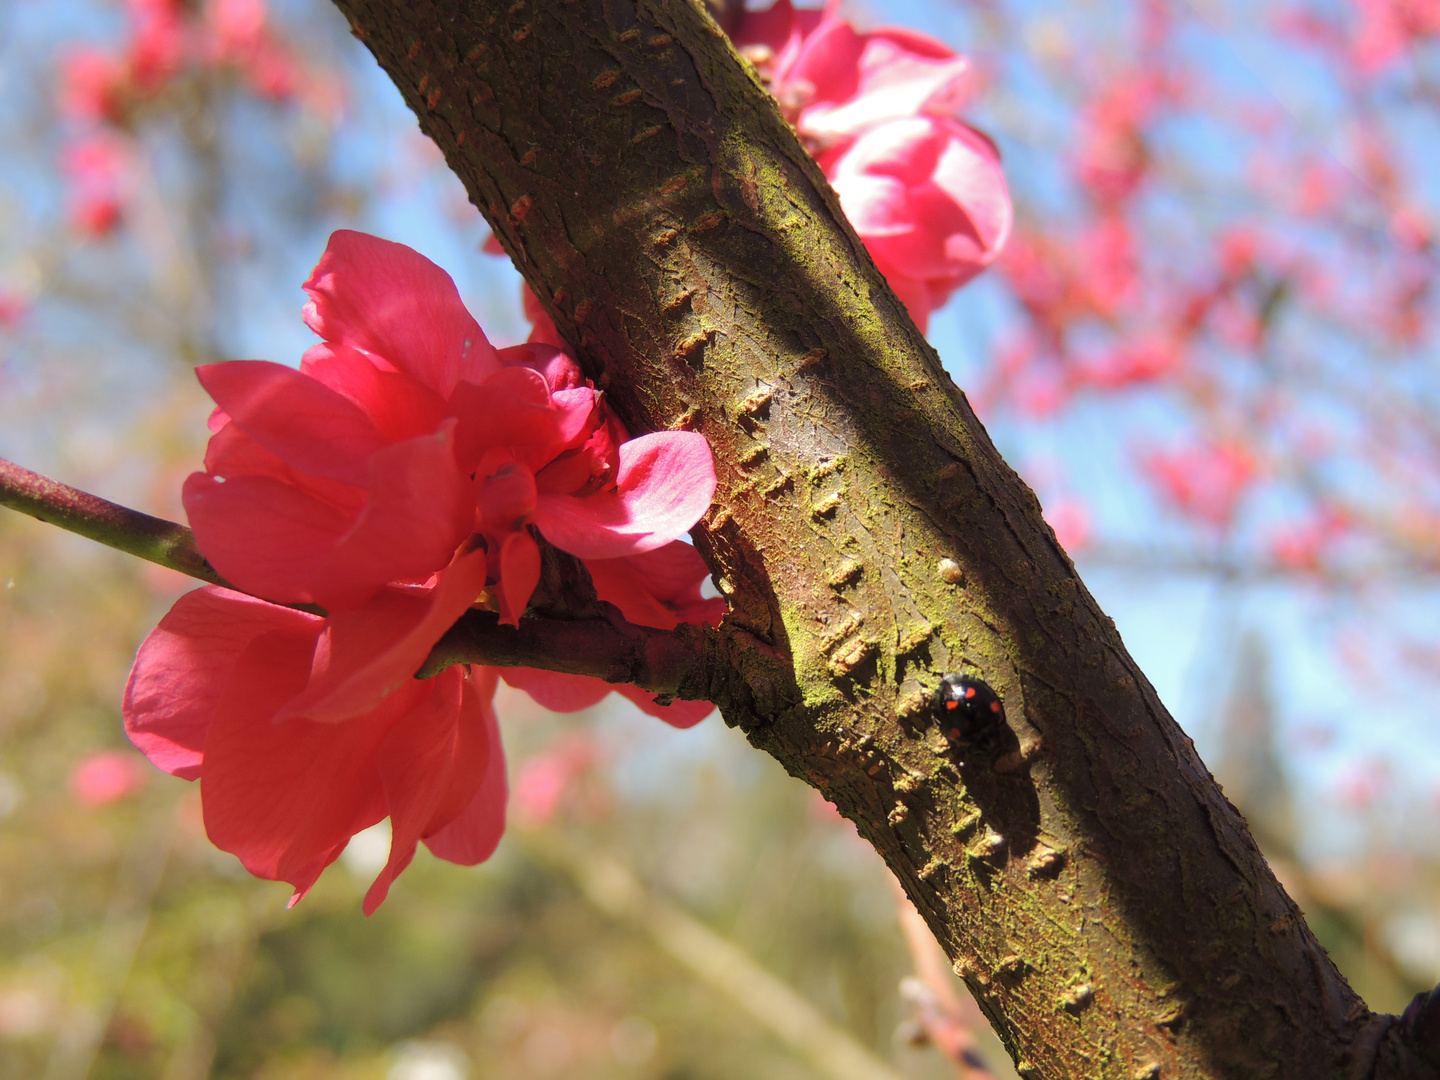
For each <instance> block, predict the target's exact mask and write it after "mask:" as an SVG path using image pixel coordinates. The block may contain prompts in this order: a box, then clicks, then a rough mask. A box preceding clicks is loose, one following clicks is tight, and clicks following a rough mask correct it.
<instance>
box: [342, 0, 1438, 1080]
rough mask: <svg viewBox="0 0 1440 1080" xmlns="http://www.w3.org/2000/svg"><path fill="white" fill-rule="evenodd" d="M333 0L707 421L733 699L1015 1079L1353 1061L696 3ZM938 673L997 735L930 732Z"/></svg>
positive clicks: (522, 230)
mask: <svg viewBox="0 0 1440 1080" xmlns="http://www.w3.org/2000/svg"><path fill="white" fill-rule="evenodd" d="M336 2H337V4H338V6H339V7H340V8H341V9H342V11H344V13H345V14H346V16H347V17H348V18H349V19H350V21H351V25H352V28H353V30H354V32H355V34H356V36H357V37H359V38H360V39H361V40H362V41H364V42H365V44H366V45H367V46H369V48H370V49H371V50H372V52H373V53H374V54H375V56H376V57H377V59H378V60H379V61H380V63H381V65H382V66H383V67H384V68H385V70H386V71H387V72H388V73H389V74H390V76H391V77H392V78H393V79H394V81H395V83H396V84H397V86H399V88H400V90H401V92H402V93H403V94H404V96H405V99H406V101H407V102H408V103H409V104H410V106H411V107H412V108H413V109H414V110H415V113H416V115H417V116H418V117H419V119H420V124H421V127H422V129H423V130H424V131H425V132H426V133H427V134H428V135H430V136H431V137H432V138H433V139H434V140H435V141H436V143H437V144H438V145H439V146H440V148H441V149H442V150H443V151H444V154H445V156H446V159H447V161H448V162H449V164H450V166H451V168H452V169H453V170H454V171H455V172H456V174H457V175H458V176H459V177H460V178H461V179H462V180H463V181H464V183H465V185H466V187H467V189H468V191H469V193H470V196H471V199H472V200H473V201H474V203H475V204H476V206H477V207H479V208H480V209H481V211H482V212H483V213H484V214H485V216H486V218H487V219H488V220H489V221H490V223H491V225H492V226H493V227H494V229H495V231H496V233H497V235H498V236H499V237H500V239H501V241H502V242H503V243H504V245H505V247H506V249H507V250H508V251H509V252H510V253H511V255H512V257H513V258H514V260H515V262H516V264H517V266H519V267H520V269H521V271H522V272H523V273H524V275H525V277H526V279H527V280H528V281H529V282H530V285H531V287H532V288H533V289H534V290H535V292H536V294H537V295H538V296H539V297H540V298H541V300H542V302H543V303H544V305H545V307H546V308H547V309H548V310H549V311H550V312H551V313H552V315H553V316H554V318H555V320H556V322H557V324H558V325H559V327H560V328H561V330H562V332H563V333H565V335H566V336H567V338H569V340H571V341H572V342H574V343H575V344H576V346H577V348H578V350H579V353H580V356H581V359H582V362H583V363H584V364H585V366H586V368H587V370H588V371H589V373H590V374H591V375H592V377H594V378H595V379H596V381H597V383H598V384H599V385H601V386H603V387H604V388H606V389H607V391H608V393H609V395H610V399H611V401H612V403H613V404H614V405H615V407H616V408H617V409H618V410H619V412H620V414H621V415H622V416H623V417H624V419H625V420H626V421H627V423H629V424H630V425H631V426H632V428H633V429H635V430H637V431H643V430H655V429H676V428H684V429H688V430H694V431H699V432H702V433H703V434H704V435H705V436H706V437H707V438H708V439H709V441H710V444H711V446H712V447H713V448H714V451H715V458H716V468H717V472H718V474H719V490H718V492H717V495H716V500H715V508H714V509H713V510H712V512H711V513H710V514H709V515H708V516H707V517H706V518H705V519H704V521H702V522H701V524H700V526H699V527H698V528H697V529H696V531H695V534H694V536H695V541H696V544H697V545H698V546H699V548H700V550H701V551H702V552H703V553H704V555H705V556H706V558H707V560H708V561H709V563H710V565H711V567H712V568H713V569H714V570H715V572H716V575H717V578H718V579H719V580H720V581H721V582H722V588H723V589H724V591H725V593H726V595H727V597H728V598H729V600H730V604H731V614H730V615H729V617H728V618H727V621H726V624H725V626H724V627H723V633H724V635H726V636H727V638H728V639H729V646H730V648H729V655H731V656H732V657H734V658H735V664H734V668H733V670H732V671H729V672H726V673H725V674H724V676H723V677H721V678H718V679H716V678H712V679H711V680H710V685H711V688H712V690H713V691H714V692H715V694H716V700H717V702H718V704H719V705H720V707H721V710H722V712H723V714H724V716H725V719H726V721H727V722H728V723H730V724H735V725H738V726H740V727H741V728H742V729H743V730H744V731H745V733H746V734H747V735H748V737H749V738H750V740H751V741H752V742H753V743H754V744H755V745H756V746H758V747H760V748H762V749H764V750H766V751H768V752H769V753H771V754H773V755H774V756H775V757H776V758H777V759H778V760H779V761H780V762H781V763H782V764H783V765H784V766H785V767H786V768H787V769H788V770H789V771H790V772H791V773H793V774H794V775H796V776H798V777H801V778H802V779H804V780H805V781H807V782H808V783H810V784H812V785H814V786H815V787H817V788H818V789H819V790H820V791H821V792H823V793H824V795H825V796H826V797H827V798H829V799H831V800H833V801H834V802H835V803H836V804H837V805H838V806H839V808H840V810H841V811H842V812H843V813H844V814H845V815H846V816H847V817H849V818H851V819H852V820H853V821H854V822H855V823H856V825H857V826H858V828H859V830H860V832H861V834H862V835H863V836H865V837H866V839H868V840H869V841H870V842H871V843H872V844H874V846H875V847H876V849H877V850H878V851H879V852H880V853H881V855H882V856H884V858H885V860H886V862H887V863H888V864H889V866H890V867H891V868H892V869H893V870H894V872H895V874H896V876H897V877H898V878H899V879H900V881H901V882H902V883H903V884H904V886H905V889H906V891H907V892H908V893H909V894H910V896H911V898H912V899H913V900H914V901H915V903H916V906H917V907H918V908H919V909H920V911H921V912H922V913H923V914H924V916H925V918H926V920H927V921H928V922H929V924H930V926H931V927H932V928H933V929H934V930H935V932H936V934H937V936H938V937H939V939H940V941H941V943H942V945H943V946H944V947H945V949H946V951H947V952H948V953H949V955H950V956H951V957H952V958H953V959H954V960H955V962H956V970H957V971H959V972H960V973H961V974H962V975H963V976H964V978H965V980H966V982H967V983H968V984H969V986H970V988H971V989H972V990H973V991H974V992H975V994H976V996H977V998H978V999H979V1001H980V1003H981V1005H982V1007H983V1008H984V1009H985V1011H986V1013H987V1015H989V1016H990V1017H991V1019H992V1020H993V1021H994V1023H995V1026H996V1029H997V1030H998V1031H999V1032H1000V1034H1001V1036H1002V1037H1003V1038H1004V1039H1005V1040H1006V1043H1007V1045H1008V1046H1009V1047H1010V1049H1011V1051H1012V1053H1013V1054H1014V1056H1015V1058H1016V1060H1017V1062H1018V1063H1019V1065H1020V1070H1021V1073H1022V1075H1024V1076H1036V1077H1049V1078H1055V1080H1059V1078H1062V1077H1064V1078H1070V1077H1116V1078H1123V1080H1140V1078H1153V1077H1163V1078H1166V1080H1169V1078H1179V1077H1202V1076H1203V1077H1246V1078H1249V1077H1262V1076H1263V1077H1294V1078H1296V1080H1317V1078H1323V1077H1341V1076H1351V1075H1369V1074H1370V1071H1371V1068H1372V1063H1373V1061H1374V1057H1375V1045H1376V1044H1378V1043H1383V1042H1385V1040H1386V1039H1388V1038H1391V1036H1392V1035H1393V1030H1392V1029H1393V1025H1391V1024H1389V1023H1388V1018H1387V1022H1386V1023H1381V1022H1380V1020H1379V1018H1375V1017H1373V1016H1372V1015H1371V1014H1370V1013H1369V1012H1368V1010H1367V1009H1366V1008H1365V1005H1364V1003H1363V1002H1362V1001H1360V1000H1359V998H1358V997H1357V996H1356V995H1355V994H1354V992H1353V991H1352V990H1351V989H1350V987H1349V986H1348V985H1347V984H1346V982H1345V980H1344V978H1343V977H1341V975H1340V974H1339V973H1338V972H1337V971H1336V970H1335V968H1334V966H1333V965H1332V964H1331V962H1330V960H1329V958H1328V957H1327V956H1326V955H1325V953H1324V951H1323V950H1322V949H1321V948H1320V946H1319V945H1318V944H1317V943H1316V941H1315V939H1314V937H1313V936H1312V935H1311V933H1310V931H1309V929H1308V928H1307V927H1306V925H1305V921H1304V919H1303V918H1302V917H1301V915H1300V912H1299V911H1298V910H1297V909H1296V907H1295V905H1294V903H1292V902H1291V900H1290V898H1289V897H1288V896H1286V895H1285V893H1284V891H1283V890H1282V889H1281V888H1280V886H1279V885H1278V884H1277V883H1276V881H1275V879H1274V877H1273V875H1272V874H1271V873H1270V871H1269V869H1268V868H1267V866H1266V864H1265V861H1264V859H1263V858H1262V857H1261V854H1260V852H1259V851H1258V849H1257V848H1256V846H1255V844H1254V842H1253V841H1252V839H1251V837H1250V834H1249V832H1248V831H1247V829H1246V827H1245V823H1244V821H1243V820H1242V819H1241V817H1240V815H1239V814H1238V813H1237V812H1236V811H1235V809H1234V807H1232V806H1231V805H1230V804H1229V803H1228V802H1227V801H1226V799H1225V797H1224V796H1223V795H1222V794H1221V792H1220V790H1219V788H1218V787H1217V786H1216V785H1215V783H1214V781H1213V779H1212V778H1211V776H1210V774H1209V772H1208V771H1207V770H1206V768H1205V766H1204V765H1203V764H1202V763H1201V761H1200V759H1199V758H1198V756H1197V755H1196V753H1195V750H1194V747H1193V746H1192V744H1191V742H1190V740H1189V739H1188V738H1187V737H1186V736H1185V735H1184V734H1183V733H1182V732H1181V731H1180V730H1179V728H1177V727H1176V725H1175V724H1174V722H1173V721H1172V720H1171V718H1170V717H1169V715H1168V714H1167V713H1166V711H1165V709H1164V707H1163V706H1162V705H1161V704H1160V702H1159V700H1158V699H1157V697H1156V695H1155V692H1154V690H1153V688H1152V687H1151V686H1150V684H1149V682H1148V681H1147V680H1146V679H1145V676H1144V675H1143V674H1142V673H1141V671H1140V670H1139V669H1138V668H1137V667H1136V665H1135V663H1134V661H1133V660H1131V658H1130V656H1129V655H1128V654H1127V653H1126V651H1125V648H1124V646H1123V644H1122V643H1121V641H1120V638H1119V635H1118V634H1117V633H1116V631H1115V627H1114V624H1113V623H1112V622H1111V621H1110V620H1109V619H1108V618H1106V617H1105V615H1104V614H1103V613H1102V612H1101V611H1100V609H1099V608H1098V607H1097V606H1096V604H1095V602H1094V600H1093V599H1092V598H1091V596H1090V594H1089V593H1088V592H1087V591H1086V589H1085V587H1084V585H1083V584H1082V583H1081V582H1080V580H1079V578H1078V577H1077V576H1076V574H1075V569H1074V567H1073V565H1072V564H1071V562H1070V560H1069V559H1068V558H1067V557H1066V555H1065V553H1064V551H1063V550H1062V549H1061V548H1060V546H1059V545H1058V544H1057V543H1056V541H1055V537H1054V535H1053V533H1052V532H1051V531H1050V529H1049V528H1048V527H1047V526H1046V525H1045V523H1044V521H1043V520H1042V518H1041V515H1040V507H1039V504H1038V503H1037V501H1036V499H1035V497H1034V495H1033V494H1032V493H1031V492H1030V491H1029V489H1028V488H1027V487H1026V486H1025V485H1024V483H1023V482H1021V480H1020V479H1019V478H1018V477H1017V476H1016V475H1015V473H1014V472H1013V471H1011V470H1010V469H1009V468H1008V467H1007V466H1006V465H1005V463H1004V462H1003V461H1002V460H1001V459H1000V457H999V455H998V454H997V453H996V451H995V449H994V447H993V446H992V445H991V442H990V440H989V438H988V437H987V435H986V433H985V431H984V429H983V428H982V427H981V425H980V423H979V422H978V421H977V420H976V418H975V415H974V413H973V412H972V411H971V409H970V407H969V405H968V404H967V402H966V400H965V396H964V394H963V393H962V392H961V391H960V390H959V389H957V388H956V387H955V386H954V385H953V384H952V383H951V382H950V380H949V379H948V377H947V376H946V375H945V373H944V372H943V370H942V368H941V365H940V362H939V359H938V358H937V356H936V355H935V353H934V351H933V350H932V349H931V348H930V346H929V345H928V344H927V343H926V342H925V341H924V339H923V338H922V336H921V335H920V334H919V333H918V332H917V330H916V329H915V327H914V325H913V324H912V323H911V321H910V320H909V318H908V317H907V315H906V313H905V311H904V309H903V307H902V306H901V305H900V303H899V302H898V301H897V300H896V299H895V297H894V295H893V294H892V293H891V292H890V290H889V289H888V287H887V286H886V285H885V283H884V281H883V280H882V279H881V277H880V276H879V274H878V273H877V272H876V270H875V269H874V266H873V265H872V264H871V262H870V260H869V258H868V257H867V255H866V253H865V251H864V248H863V246H862V245H861V243H860V241H859V240H858V239H857V238H856V236H855V235H854V233H853V232H852V231H851V230H850V228H849V227H848V225H846V224H845V223H844V221H843V218H842V217H841V215H840V213H839V209H838V206H837V204H836V201H835V196H834V194H833V193H832V192H831V190H830V188H829V187H828V185H827V184H826V183H825V181H824V179H823V177H822V176H821V174H820V172H819V171H818V169H817V168H816V166H815V164H814V163H813V162H812V161H811V160H810V158H809V157H808V156H807V155H806V154H805V152H804V151H803V150H802V148H801V147H800V145H799V143H798V142H797V140H796V138H795V136H794V134H793V133H792V132H791V130H790V129H789V128H788V127H787V126H786V124H785V122H784V121H783V119H782V118H781V116H780V114H779V112H778V111H777V109H776V107H775V105H774V104H773V102H772V101H771V100H770V99H769V98H768V96H767V95H766V94H765V93H764V92H763V89H762V88H761V87H760V85H759V83H758V82H757V80H756V79H755V77H754V74H753V72H752V71H751V70H750V69H749V68H748V67H747V66H746V65H745V64H744V62H743V61H741V60H740V59H739V58H738V57H737V56H736V54H735V53H734V51H733V50H732V49H731V48H730V46H729V44H728V42H727V40H726V39H725V37H724V36H723V34H721V33H720V31H719V30H718V29H717V28H716V26H715V24H714V23H713V22H711V21H710V19H709V18H708V16H707V15H706V13H705V12H704V10H703V8H701V7H700V6H698V4H695V3H693V2H689V0H670V2H656V0H640V2H636V0H568V2H567V0H544V2H538V0H505V2H499V3H489V2H463V0H437V2H430V0H419V2H414V0H336ZM957 670H958V671H967V672H971V673H974V674H978V675H980V676H981V677H983V678H984V679H986V680H987V681H988V682H989V683H990V684H991V685H992V686H993V687H994V688H995V690H996V691H997V692H998V693H999V694H1000V696H1001V698H1002V699H1003V701H1004V705H1005V712H1006V716H1007V722H1008V728H1009V731H1008V733H1007V734H1006V737H1005V741H1004V744H1003V745H1002V746H1001V747H1000V749H999V751H998V752H997V753H995V754H993V755H977V754H971V755H969V756H970V757H972V758H973V759H974V760H968V761H964V762H962V761H960V760H959V759H958V758H957V756H956V755H955V754H954V752H953V751H952V750H951V749H950V747H949V744H948V743H947V741H946V739H945V738H944V737H943V736H942V734H941V733H940V732H939V731H938V730H936V727H935V725H934V724H933V723H932V722H931V720H930V717H929V713H928V708H927V695H928V692H929V690H930V689H932V688H933V687H934V686H935V685H936V683H937V682H938V679H939V676H940V674H941V673H943V672H945V671H957ZM1377 1025H1378V1026H1377ZM1402 1056H1403V1055H1402ZM1406 1060H1407V1061H1410V1064H1409V1065H1407V1066H1405V1068H1406V1069H1416V1070H1419V1071H1415V1072H1414V1075H1417V1076H1419V1075H1429V1074H1428V1073H1426V1072H1425V1070H1424V1068H1423V1067H1421V1066H1418V1065H1416V1064H1415V1063H1414V1062H1413V1059H1410V1058H1406ZM1397 1075H1398V1074H1397Z"/></svg>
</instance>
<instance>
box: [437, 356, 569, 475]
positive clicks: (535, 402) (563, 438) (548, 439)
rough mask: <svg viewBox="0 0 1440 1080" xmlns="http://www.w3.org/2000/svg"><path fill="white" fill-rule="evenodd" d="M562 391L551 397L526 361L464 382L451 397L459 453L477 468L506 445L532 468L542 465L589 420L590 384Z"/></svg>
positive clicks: (469, 466) (465, 463)
mask: <svg viewBox="0 0 1440 1080" xmlns="http://www.w3.org/2000/svg"><path fill="white" fill-rule="evenodd" d="M560 393H561V394H562V395H563V396H562V397H560V398H559V399H558V400H552V397H551V393H550V390H549V388H548V387H547V386H546V385H545V377H544V376H543V375H541V374H540V372H538V371H535V370H533V369H531V368H528V367H524V366H515V367H511V368H507V369H506V370H505V371H502V372H501V373H500V374H498V375H495V376H492V377H491V378H489V379H487V380H486V381H485V382H484V383H483V384H481V385H479V386H476V385H474V384H472V383H468V382H462V383H460V384H459V385H458V386H456V387H455V393H454V394H453V395H451V398H450V409H451V412H452V413H454V415H456V416H458V417H459V418H460V428H459V432H458V435H457V441H456V447H457V448H456V458H457V459H458V460H459V461H460V463H461V465H462V466H465V467H467V470H473V469H474V468H475V465H476V463H477V462H478V461H480V460H481V458H482V457H483V456H484V455H485V453H486V452H487V451H494V450H501V449H503V450H505V451H507V452H508V454H509V455H510V456H511V457H513V458H515V459H516V460H518V461H522V462H524V463H525V464H526V466H528V467H529V468H530V469H531V470H532V471H533V470H535V469H538V468H541V467H542V466H544V465H545V464H546V463H547V462H548V461H550V459H551V458H553V457H554V456H555V455H556V454H558V453H559V452H560V451H561V450H562V449H563V448H564V447H565V446H566V444H568V443H569V442H570V440H571V439H573V438H574V437H575V436H576V435H577V434H578V433H579V432H580V430H581V429H582V428H583V427H584V426H585V421H586V419H587V418H588V417H589V414H590V406H591V405H592V404H593V402H594V398H595V392H594V391H593V390H589V389H583V390H565V391H561V392H560ZM561 406H564V407H561Z"/></svg>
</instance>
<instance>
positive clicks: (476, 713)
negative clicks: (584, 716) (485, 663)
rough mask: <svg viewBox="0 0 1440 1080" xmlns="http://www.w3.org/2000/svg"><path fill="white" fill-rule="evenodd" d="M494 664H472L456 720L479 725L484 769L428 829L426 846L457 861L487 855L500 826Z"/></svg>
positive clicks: (503, 788)
mask: <svg viewBox="0 0 1440 1080" xmlns="http://www.w3.org/2000/svg"><path fill="white" fill-rule="evenodd" d="M494 697H495V669H494V668H484V667H477V668H472V669H471V678H469V679H467V680H466V681H465V688H464V697H463V699H462V704H461V709H462V718H461V721H460V722H461V724H470V725H476V726H480V727H481V728H482V731H483V737H484V739H485V743H486V745H487V746H488V747H489V750H490V754H489V757H487V758H486V760H485V771H484V773H483V775H481V777H480V782H479V785H478V786H477V788H476V790H475V794H474V795H473V796H471V799H470V802H469V803H467V804H466V806H465V809H463V810H461V811H460V813H459V815H458V816H457V817H455V818H454V819H453V820H451V821H450V822H449V823H448V824H447V825H444V826H442V827H441V828H440V830H439V831H438V832H436V833H434V834H433V835H430V836H426V837H425V846H426V847H428V848H429V849H430V850H431V851H432V852H433V853H434V854H435V855H436V857H437V858H441V859H444V860H446V861H447V862H452V863H459V864H460V865H461V866H474V865H476V864H477V863H482V862H484V861H485V860H486V859H488V858H489V857H490V856H491V854H492V853H493V852H494V851H495V847H496V845H497V844H499V843H500V837H501V835H502V834H503V833H504V832H505V802H506V798H507V794H508V792H507V785H506V782H505V751H504V747H503V746H502V745H501V743H500V725H499V723H498V722H497V721H496V718H495V706H494V704H493V698H494Z"/></svg>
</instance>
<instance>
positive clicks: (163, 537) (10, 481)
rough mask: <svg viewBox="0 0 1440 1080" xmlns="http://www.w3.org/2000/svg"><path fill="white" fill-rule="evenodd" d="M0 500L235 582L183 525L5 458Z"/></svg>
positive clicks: (0, 464)
mask: <svg viewBox="0 0 1440 1080" xmlns="http://www.w3.org/2000/svg"><path fill="white" fill-rule="evenodd" d="M0 506H8V507H10V509H12V510H18V511H20V513H22V514H29V515H30V516H31V517H33V518H36V519H38V520H40V521H46V522H49V523H50V524H51V525H58V526H60V528H62V529H67V530H69V531H70V532H73V533H79V534H80V535H81V536H84V537H86V538H88V539H90V540H94V541H97V542H98V543H101V544H105V545H107V546H109V547H112V548H115V549H117V550H119V551H123V552H126V553H127V554H130V555H138V556H139V557H140V558H142V559H147V560H149V561H150V562H153V563H156V564H158V565H160V566H167V567H169V568H170V569H171V570H178V571H180V573H182V574H188V575H190V577H193V578H199V579H200V580H201V581H208V582H209V583H210V584H212V585H221V586H224V587H225V588H227V589H233V588H234V586H233V585H231V584H230V583H229V582H227V581H226V580H225V579H224V578H222V577H221V576H220V575H219V574H217V573H215V571H214V569H212V568H211V566H210V564H209V563H208V562H206V561H205V556H203V555H201V554H200V549H199V548H197V547H196V546H195V537H194V535H193V534H192V533H191V532H190V530H189V529H187V528H186V527H185V526H184V525H178V524H176V523H175V522H173V521H166V520H165V519H164V518H157V517H151V516H150V515H149V514H142V513H140V512H139V511H138V510H131V509H129V508H128V507H124V506H120V505H118V504H116V503H112V502H108V501H106V500H105V499H101V498H98V497H97V496H95V495H91V494H88V493H87V492H84V491H81V490H79V489H78V488H73V487H70V486H69V485H68V484H62V483H59V482H58V481H55V480H51V479H50V478H49V477H47V476H41V475H40V474H39V473H36V472H31V471H30V470H29V469H24V468H21V467H20V466H19V465H16V464H14V463H13V462H10V461H6V460H5V459H4V458H0Z"/></svg>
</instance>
